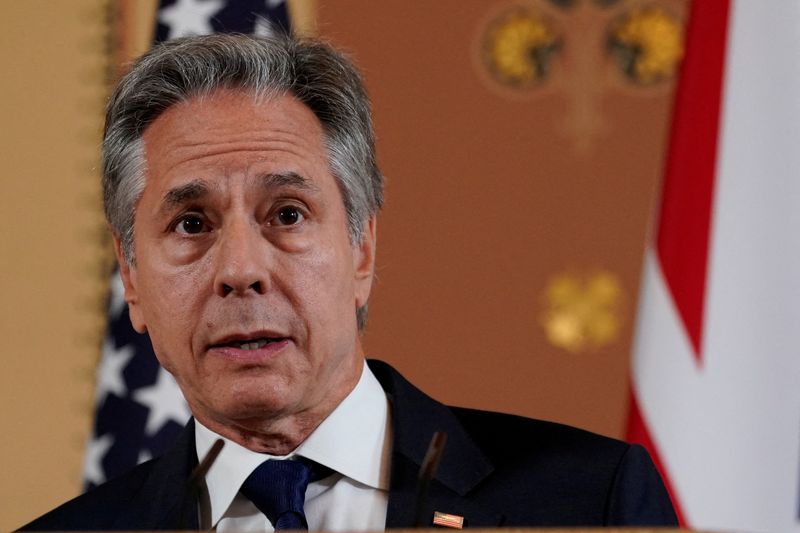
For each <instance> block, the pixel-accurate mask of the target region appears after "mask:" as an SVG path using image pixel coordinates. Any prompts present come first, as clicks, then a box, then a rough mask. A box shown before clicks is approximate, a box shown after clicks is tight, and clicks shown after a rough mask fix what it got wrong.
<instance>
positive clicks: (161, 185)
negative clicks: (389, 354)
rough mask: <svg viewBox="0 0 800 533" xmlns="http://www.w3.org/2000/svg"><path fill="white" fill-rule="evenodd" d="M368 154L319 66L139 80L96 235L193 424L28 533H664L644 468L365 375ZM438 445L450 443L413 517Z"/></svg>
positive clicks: (664, 517) (342, 72) (359, 98)
mask: <svg viewBox="0 0 800 533" xmlns="http://www.w3.org/2000/svg"><path fill="white" fill-rule="evenodd" d="M373 144H374V143H373V132H372V123H371V116H370V111H369V105H368V102H367V98H366V95H365V93H364V89H363V86H362V83H361V80H360V76H359V74H358V72H357V70H356V69H355V68H354V67H353V66H352V65H351V64H350V63H349V62H348V61H347V60H346V59H344V58H343V57H342V56H341V55H340V54H338V53H337V52H336V51H334V50H332V49H331V48H330V47H328V46H327V45H324V44H321V43H317V42H305V41H302V42H298V41H295V40H292V39H291V38H289V37H285V36H278V37H274V38H269V39H259V38H253V37H246V36H225V35H215V36H206V37H197V38H190V39H184V40H177V41H172V42H168V43H166V44H164V45H161V46H159V47H156V48H155V49H154V50H152V51H151V52H150V53H148V54H147V55H145V56H144V57H143V58H142V59H141V60H140V61H138V62H137V64H136V65H135V66H134V67H133V69H132V70H131V72H130V73H129V74H128V75H127V76H126V77H125V78H124V79H123V80H122V81H121V83H120V85H119V87H118V88H117V90H116V92H115V93H114V95H113V97H112V99H111V101H110V103H109V108H108V113H107V117H106V130H105V138H104V145H103V150H104V164H103V170H104V177H103V188H104V198H105V209H106V216H107V218H108V221H109V224H110V226H111V229H112V232H113V236H114V244H115V248H116V253H117V258H118V260H119V263H120V271H121V275H122V278H123V282H124V285H125V294H126V300H127V301H128V305H129V308H130V316H131V320H132V322H133V324H134V326H135V327H136V329H137V330H138V331H141V332H144V331H147V332H149V334H150V337H151V339H152V342H153V346H154V348H155V351H156V354H157V355H158V358H159V361H160V362H161V364H162V365H163V366H164V367H165V368H166V369H167V370H169V371H170V372H171V373H172V374H173V375H174V376H175V378H176V380H177V381H178V383H179V385H180V387H181V390H182V391H183V394H184V396H185V397H186V400H187V402H188V403H189V406H190V408H191V410H192V413H193V421H192V422H190V423H189V425H188V426H187V428H186V430H185V432H184V434H183V436H182V438H181V439H180V440H179V442H178V443H177V444H176V446H175V447H174V449H173V450H172V451H171V452H169V453H168V454H167V455H166V456H164V457H162V458H160V459H156V460H154V461H151V462H148V463H146V464H144V465H141V466H139V467H138V468H136V469H134V470H133V471H132V472H131V473H129V474H127V475H125V476H122V477H121V478H118V479H116V480H112V481H110V482H109V483H107V484H105V485H103V486H101V487H99V488H98V489H96V490H94V491H92V492H89V493H87V494H85V495H83V496H80V497H78V498H76V499H75V500H73V501H71V502H68V503H67V504H65V505H63V506H61V507H60V508H58V509H56V510H54V511H52V512H51V513H48V514H47V515H45V516H43V517H41V518H40V519H38V520H36V521H34V522H33V523H31V524H29V525H28V526H26V529H30V530H36V529H49V530H83V529H88V530H112V529H116V530H132V529H180V528H187V527H188V528H197V527H201V528H205V529H208V528H215V529H217V530H220V531H223V530H224V531H233V530H237V531H271V530H272V529H273V528H274V529H283V528H304V527H309V528H310V529H331V530H351V531H353V530H381V529H384V528H385V527H410V526H413V525H414V522H415V517H417V516H421V517H422V518H423V520H424V521H423V525H426V526H427V525H431V524H432V523H433V519H434V513H435V512H440V513H445V514H446V515H449V516H446V517H445V522H448V523H451V524H453V523H459V522H461V519H463V524H464V525H465V526H471V527H496V526H501V525H505V526H556V525H561V526H581V525H614V524H618V525H669V524H674V523H675V517H674V514H673V511H672V508H671V505H670V503H669V499H668V496H667V494H666V492H665V490H664V488H663V485H662V484H661V480H660V478H659V477H658V474H657V473H656V471H655V469H654V468H653V465H652V463H651V462H650V459H649V457H648V456H647V454H646V452H644V450H642V449H641V448H639V447H635V446H629V445H627V444H624V443H621V442H618V441H614V440H611V439H606V438H603V437H599V436H596V435H591V434H589V433H586V432H582V431H579V430H575V429H571V428H567V427H564V426H560V425H557V424H550V423H545V422H540V421H533V420H527V419H523V418H519V417H513V416H510V415H500V414H495V413H486V412H480V411H473V410H466V409H457V408H449V407H446V406H444V405H441V404H439V403H437V402H435V401H434V400H432V399H430V398H428V397H427V396H425V395H424V394H423V393H421V392H420V391H418V390H417V389H415V388H414V387H413V386H412V385H410V384H409V383H408V382H406V381H405V380H404V379H403V378H402V377H401V376H400V375H399V374H398V373H397V372H395V371H394V370H393V369H392V368H391V367H389V366H388V365H385V364H383V363H379V362H371V363H370V365H369V366H367V365H366V364H365V361H364V353H363V350H362V347H361V342H360V338H359V332H360V330H361V329H362V328H363V327H364V322H365V319H366V309H367V299H368V297H369V293H370V288H371V283H372V277H373V271H374V262H375V245H376V214H377V212H378V210H379V208H380V206H381V203H382V177H381V174H380V172H379V170H378V168H377V165H376V163H375V156H374V146H373ZM436 431H441V432H444V433H446V434H447V436H448V441H447V445H446V448H445V450H444V455H443V457H442V459H441V464H440V466H439V469H438V472H437V474H436V476H435V477H434V479H433V481H432V482H431V485H430V488H429V491H428V492H427V497H426V498H425V499H424V500H423V501H422V504H421V505H422V510H421V513H419V515H418V514H417V512H416V509H415V507H416V502H417V497H418V494H417V474H418V472H419V470H420V465H421V464H422V462H423V456H424V454H425V452H426V449H427V446H428V443H429V441H430V440H431V436H432V435H433V433H434V432H436ZM217 439H222V440H223V441H224V442H225V445H224V447H223V448H222V451H221V453H220V455H219V457H218V458H217V459H216V461H215V462H214V463H213V465H211V467H210V469H208V471H207V473H205V474H204V475H203V476H199V477H195V478H192V479H193V480H192V481H190V477H191V475H192V471H193V470H194V469H195V468H196V466H197V464H198V458H201V459H202V458H203V457H205V456H206V454H207V453H208V452H209V450H210V449H211V448H212V443H213V442H214V441H215V440H217ZM273 458H276V459H274V460H269V461H268V459H273ZM276 494H277V496H276ZM278 501H281V502H283V503H286V502H289V503H287V505H285V506H284V507H280V505H279V503H276V502H278ZM279 507H280V508H279Z"/></svg>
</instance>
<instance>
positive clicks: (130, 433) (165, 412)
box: [83, 0, 290, 489]
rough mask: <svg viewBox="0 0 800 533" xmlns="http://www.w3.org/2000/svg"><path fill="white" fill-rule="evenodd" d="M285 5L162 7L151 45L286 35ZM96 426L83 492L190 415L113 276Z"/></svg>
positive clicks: (227, 2) (254, 1)
mask: <svg viewBox="0 0 800 533" xmlns="http://www.w3.org/2000/svg"><path fill="white" fill-rule="evenodd" d="M289 29H290V25H289V14H288V11H287V7H286V3H285V1H284V0H162V1H161V2H160V4H159V7H158V11H157V13H156V31H155V41H156V42H160V41H164V40H167V39H174V38H177V37H185V36H188V35H201V34H208V33H220V32H228V33H234V32H235V33H251V34H255V35H266V34H269V33H270V32H273V31H280V30H283V31H289ZM95 409H96V411H95V420H94V429H93V431H92V437H91V440H90V442H89V444H88V445H87V449H86V456H85V459H84V469H83V481H84V485H85V487H86V488H87V489H90V488H93V487H95V486H97V485H99V484H101V483H103V482H104V481H106V480H108V479H112V478H114V477H116V476H118V475H120V474H122V473H124V472H126V471H127V470H130V469H131V468H132V467H134V466H135V465H137V464H139V463H141V462H143V461H146V460H148V459H150V458H151V457H155V456H158V455H161V454H162V453H164V452H165V451H166V450H167V448H169V446H170V445H171V444H172V443H173V442H174V440H175V439H176V438H177V436H178V434H179V433H180V432H181V429H182V428H183V426H184V424H185V423H186V421H187V420H188V418H189V416H190V413H189V408H188V406H187V405H186V402H185V401H184V399H183V396H182V395H181V392H180V389H179V388H178V385H177V384H176V383H175V380H174V379H173V377H172V376H171V375H170V374H169V373H167V372H166V371H165V370H164V369H162V368H161V367H160V366H159V365H158V361H157V360H156V357H155V355H154V353H153V347H152V345H151V343H150V338H149V337H148V336H147V335H146V334H145V335H141V334H139V333H136V331H135V330H134V329H133V326H131V323H130V318H129V316H128V306H127V304H126V303H125V298H124V290H123V287H122V281H121V280H120V277H119V273H118V272H115V273H114V274H113V276H112V278H111V288H110V298H109V306H108V329H107V331H106V335H105V339H104V342H103V350H102V356H101V359H100V365H99V366H98V369H97V386H96V395H95Z"/></svg>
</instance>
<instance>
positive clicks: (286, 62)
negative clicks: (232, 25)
mask: <svg viewBox="0 0 800 533" xmlns="http://www.w3.org/2000/svg"><path fill="white" fill-rule="evenodd" d="M220 89H241V90H245V91H249V92H252V93H253V94H254V95H256V96H257V97H270V96H276V95H280V94H291V95H293V96H294V97H295V98H297V99H298V100H299V101H301V102H302V103H304V104H305V105H306V106H308V108H309V109H311V111H312V112H313V113H314V115H316V117H317V119H318V120H319V121H320V123H321V124H322V128H323V132H324V137H325V144H326V147H327V150H328V161H329V165H330V170H331V173H332V174H333V176H334V177H335V178H336V180H337V182H338V185H339V189H340V191H341V193H342V198H343V201H344V207H345V210H346V212H347V218H348V231H349V233H350V239H351V242H353V244H357V243H359V242H360V241H361V238H362V235H363V227H364V223H365V221H366V220H367V219H368V218H369V217H370V216H371V215H374V214H375V213H377V212H378V210H379V209H380V207H381V205H382V203H383V176H382V175H381V173H380V170H379V169H378V166H377V162H376V159H375V136H374V133H373V129H372V117H371V112H370V105H369V100H368V98H367V95H366V91H365V89H364V86H363V82H362V80H361V75H360V74H359V72H358V70H357V69H356V67H355V66H354V65H353V64H352V63H351V62H350V61H349V60H348V59H347V58H346V57H344V56H343V55H342V54H341V53H339V52H338V51H336V50H334V49H333V48H332V47H331V46H330V45H328V44H325V43H323V42H320V41H315V40H306V39H295V38H293V37H290V36H288V35H285V34H283V33H282V32H276V34H275V35H272V36H270V37H253V36H248V35H231V34H227V35H226V34H216V35H206V36H199V37H188V38H184V39H175V40H172V41H167V42H165V43H162V44H160V45H157V46H155V47H154V48H153V49H152V50H151V51H150V52H148V53H147V54H145V55H144V56H142V57H141V58H140V59H139V60H138V61H137V62H136V63H135V64H134V65H133V67H132V69H131V70H130V72H128V74H126V75H125V76H124V77H123V78H122V80H121V81H120V83H119V85H118V86H117V88H116V90H115V91H114V94H113V95H112V96H111V99H110V101H109V104H108V109H107V111H106V123H105V132H104V136H103V200H104V208H105V214H106V219H107V220H108V223H109V225H110V226H111V229H112V231H113V232H114V233H115V235H116V236H117V237H118V238H119V240H120V244H121V248H122V253H123V258H124V260H125V262H126V263H128V264H135V256H134V246H133V242H134V233H133V232H134V229H133V222H134V216H135V211H136V204H137V203H138V201H139V198H140V197H141V195H142V192H143V191H144V186H145V161H144V146H143V143H142V134H143V133H144V130H145V129H146V128H147V126H149V125H150V124H151V123H152V122H153V121H154V120H155V119H156V118H158V116H159V115H160V114H161V113H163V112H164V111H166V110H167V109H168V108H169V107H171V106H173V105H175V104H178V103H181V102H184V101H186V100H189V99H191V98H193V97H197V96H202V95H208V94H210V93H212V92H214V91H216V90H220ZM357 314H358V322H359V328H363V325H364V322H365V320H366V306H364V308H363V309H359V310H358V313H357Z"/></svg>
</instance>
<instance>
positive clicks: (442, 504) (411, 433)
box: [22, 361, 677, 531]
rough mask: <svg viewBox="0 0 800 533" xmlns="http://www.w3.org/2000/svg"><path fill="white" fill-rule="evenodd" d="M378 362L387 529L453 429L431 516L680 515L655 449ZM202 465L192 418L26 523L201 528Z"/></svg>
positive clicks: (597, 520)
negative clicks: (442, 397) (439, 437)
mask: <svg viewBox="0 0 800 533" xmlns="http://www.w3.org/2000/svg"><path fill="white" fill-rule="evenodd" d="M369 364H370V368H371V369H372V371H373V372H374V373H375V375H376V376H377V378H378V380H379V381H380V382H381V385H382V386H383V388H384V390H385V391H386V393H387V395H388V397H389V399H390V401H391V405H392V423H393V427H394V446H393V449H392V459H391V478H390V489H389V506H388V512H387V517H386V527H387V528H396V527H410V526H412V525H413V523H414V518H415V517H414V508H415V499H416V491H417V488H416V487H417V474H418V472H419V468H420V464H421V463H422V459H423V457H424V455H425V452H426V450H427V448H428V444H429V442H430V439H431V436H432V435H433V433H434V432H435V431H444V432H446V433H447V437H448V439H447V444H446V446H445V449H444V455H443V457H442V460H441V463H440V465H439V470H438V473H437V475H436V477H435V478H434V480H433V481H432V483H431V486H430V490H429V493H428V498H427V505H426V516H428V517H429V518H428V520H430V517H432V515H433V512H434V511H441V512H444V513H449V514H455V515H460V516H463V517H465V527H497V526H531V527H537V526H602V525H677V521H676V519H675V514H674V512H673V510H672V506H671V504H670V500H669V497H668V495H667V492H666V491H665V490H664V486H663V484H662V483H661V479H660V477H659V475H658V473H657V472H656V470H655V468H654V467H653V464H652V462H651V461H650V458H649V456H648V455H647V452H646V451H645V450H644V449H643V448H641V447H639V446H635V445H634V446H632V445H629V444H625V443H623V442H620V441H616V440H613V439H609V438H606V437H601V436H599V435H594V434H591V433H588V432H585V431H581V430H578V429H574V428H570V427H567V426H563V425H560V424H554V423H550V422H542V421H538V420H531V419H527V418H522V417H517V416H512V415H504V414H498V413H489V412H485V411H476V410H472V409H462V408H455V407H448V406H445V405H442V404H440V403H438V402H436V401H435V400H433V399H431V398H430V397H428V396H426V395H425V394H423V393H422V392H421V391H419V390H418V389H416V388H415V387H414V386H412V385H411V384H410V383H409V382H408V381H406V380H405V379H404V378H403V377H402V376H401V375H400V374H399V373H397V372H396V371H395V370H394V369H393V368H392V367H390V366H389V365H387V364H385V363H381V362H379V361H370V363H369ZM196 464H197V457H196V452H195V444H194V424H193V422H190V423H189V424H188V425H187V427H186V430H185V431H184V432H183V434H182V436H181V438H180V439H179V440H178V442H177V443H176V444H175V446H174V447H173V448H172V449H171V451H169V452H168V453H167V454H166V455H164V456H162V457H161V458H158V459H154V460H152V461H149V462H147V463H145V464H142V465H140V466H138V467H136V468H135V469H134V470H132V471H131V472H130V473H128V474H126V475H123V476H122V477H120V478H117V479H115V480H112V481H109V482H108V483H106V484H104V485H102V486H100V487H98V488H97V489H95V490H93V491H91V492H88V493H86V494H84V495H82V496H79V497H77V498H75V499H74V500H71V501H69V502H67V503H65V504H64V505H62V506H61V507H58V508H57V509H55V510H53V511H51V512H50V513H48V514H46V515H44V516H42V517H40V518H39V519H37V520H35V521H33V522H31V523H30V524H28V525H26V526H24V527H23V528H22V529H23V530H30V531H35V530H61V531H69V530H141V529H183V528H196V527H197V506H198V504H197V498H196V497H195V496H194V495H192V494H190V491H188V489H187V487H188V485H187V479H188V477H189V474H190V472H191V470H192V469H193V468H194V466H195V465H196ZM429 523H430V522H429Z"/></svg>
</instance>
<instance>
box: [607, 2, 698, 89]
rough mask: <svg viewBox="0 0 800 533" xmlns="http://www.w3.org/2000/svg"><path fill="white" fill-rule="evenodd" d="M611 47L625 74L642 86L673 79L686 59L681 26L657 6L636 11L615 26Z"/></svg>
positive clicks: (612, 31)
mask: <svg viewBox="0 0 800 533" xmlns="http://www.w3.org/2000/svg"><path fill="white" fill-rule="evenodd" d="M609 44H610V46H611V49H612V51H613V52H614V55H615V56H616V58H617V60H618V61H619V63H620V66H621V67H622V69H623V70H624V71H625V73H626V74H627V75H628V76H629V77H630V78H632V79H633V80H634V81H636V82H639V83H642V84H650V83H654V82H658V81H661V80H663V79H668V78H671V77H673V76H674V75H675V72H676V71H677V69H678V65H679V64H680V61H681V58H682V57H683V34H682V27H681V25H680V24H679V23H678V22H677V21H675V19H673V18H672V17H671V16H670V15H668V14H667V13H665V12H664V11H663V10H661V9H659V8H655V7H650V8H637V9H634V10H632V11H631V12H630V13H628V14H627V15H625V16H624V17H623V18H622V19H620V20H619V21H617V22H616V23H614V24H612V25H611V28H610V31H609Z"/></svg>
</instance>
